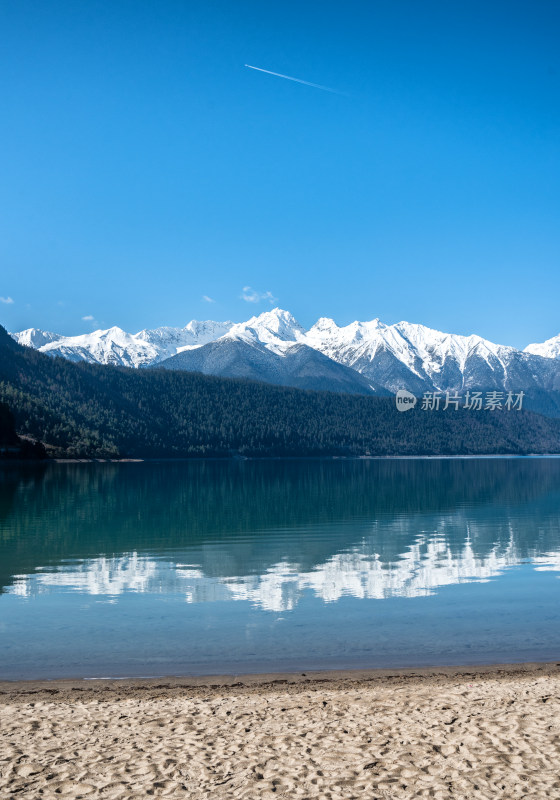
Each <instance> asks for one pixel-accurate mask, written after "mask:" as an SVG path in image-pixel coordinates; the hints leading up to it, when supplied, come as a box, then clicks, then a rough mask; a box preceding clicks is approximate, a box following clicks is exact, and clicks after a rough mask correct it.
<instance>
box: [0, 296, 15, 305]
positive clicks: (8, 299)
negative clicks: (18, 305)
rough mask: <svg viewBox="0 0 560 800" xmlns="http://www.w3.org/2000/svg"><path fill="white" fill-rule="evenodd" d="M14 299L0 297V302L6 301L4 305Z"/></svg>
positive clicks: (9, 303)
mask: <svg viewBox="0 0 560 800" xmlns="http://www.w3.org/2000/svg"><path fill="white" fill-rule="evenodd" d="M13 302H14V301H13V300H12V298H11V297H0V303H6V305H8V306H9V305H11V304H12V303H13Z"/></svg>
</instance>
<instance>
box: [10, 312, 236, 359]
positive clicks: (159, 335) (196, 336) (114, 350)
mask: <svg viewBox="0 0 560 800" xmlns="http://www.w3.org/2000/svg"><path fill="white" fill-rule="evenodd" d="M232 325H233V323H232V322H213V321H211V320H207V321H205V322H199V321H197V320H192V322H189V323H188V325H185V327H184V328H169V327H164V328H155V329H154V330H142V331H140V332H139V333H134V334H131V333H126V331H123V330H122V328H118V327H117V326H114V327H113V328H109V329H108V330H97V331H92V333H84V334H82V335H80V336H60V335H58V334H56V333H48V332H44V331H40V330H38V329H36V328H28V329H27V330H25V331H20V332H19V333H14V334H12V336H13V338H14V339H15V340H16V341H17V342H18V343H19V344H23V345H27V346H28V347H33V348H35V349H36V350H40V351H41V352H42V353H47V355H50V356H63V357H64V358H67V359H69V360H70V361H87V362H89V363H91V364H113V365H116V366H124V367H144V366H149V365H151V364H157V363H158V362H159V361H162V360H163V359H166V358H169V357H170V356H173V355H175V354H176V353H179V352H181V350H184V349H186V348H188V347H199V346H200V345H203V344H206V342H211V341H213V340H214V339H217V338H218V337H219V336H223V334H224V333H226V332H227V331H228V330H229V329H230V328H231V326H232Z"/></svg>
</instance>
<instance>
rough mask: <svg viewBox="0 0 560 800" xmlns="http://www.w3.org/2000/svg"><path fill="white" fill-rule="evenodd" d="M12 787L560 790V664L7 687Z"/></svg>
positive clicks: (530, 794) (187, 794)
mask: <svg viewBox="0 0 560 800" xmlns="http://www.w3.org/2000/svg"><path fill="white" fill-rule="evenodd" d="M0 692H1V694H0V797H1V798H2V800H4V798H9V797H16V798H21V799H22V800H23V798H34V800H37V798H43V799H44V800H47V799H51V798H52V800H57V799H58V798H80V797H87V798H90V799H91V800H93V798H107V800H109V799H110V798H145V797H169V798H217V799H218V800H219V799H220V798H238V797H239V798H242V797H243V798H251V799H252V798H271V800H272V798H279V797H284V798H288V797H289V798H333V799H334V798H368V800H374V798H383V799H384V800H385V799H387V798H399V799H400V798H403V800H404V798H407V799H408V798H413V797H433V798H465V799H466V798H469V800H470V799H471V798H531V800H534V799H535V798H560V777H559V775H560V665H556V664H552V665H540V666H539V665H524V666H521V665H520V666H517V667H515V666H508V667H501V668H486V669H479V668H470V669H468V668H462V669H449V670H438V671H435V670H418V671H416V673H415V674H409V673H405V672H398V671H394V672H369V673H341V674H335V675H330V674H325V673H315V674H307V675H299V676H293V675H285V676H281V677H274V676H256V677H246V678H243V679H240V678H237V679H233V678H224V679H217V678H214V679H205V680H204V679H200V680H193V679H183V680H180V679H161V680H159V681H153V680H152V681H125V682H123V681H96V682H89V681H75V682H71V681H59V682H52V683H42V684H41V683H16V684H10V683H3V684H0Z"/></svg>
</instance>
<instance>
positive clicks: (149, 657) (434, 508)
mask: <svg viewBox="0 0 560 800" xmlns="http://www.w3.org/2000/svg"><path fill="white" fill-rule="evenodd" d="M559 577H560V459H554V458H528V459H520V458H512V459H509V458H503V459H394V460H370V461H299V462H298V461H279V462H273V461H267V462H260V463H259V462H251V461H245V462H232V463H220V462H210V461H208V462H182V463H139V464H58V465H57V464H52V465H47V466H45V467H40V468H39V467H30V466H29V467H16V466H14V465H11V466H7V467H3V468H1V469H0V592H1V593H0V678H5V679H17V678H55V677H72V676H74V677H80V676H81V677H96V676H98V677H100V676H149V675H169V674H180V675H188V674H205V673H208V674H216V673H236V674H239V673H244V672H261V671H292V670H293V671H300V670H302V671H304V670H312V669H324V668H358V667H385V666H391V667H400V666H419V665H436V664H465V663H471V664H476V663H493V662H507V661H533V660H534V661H548V660H560V581H559V580H558V579H559Z"/></svg>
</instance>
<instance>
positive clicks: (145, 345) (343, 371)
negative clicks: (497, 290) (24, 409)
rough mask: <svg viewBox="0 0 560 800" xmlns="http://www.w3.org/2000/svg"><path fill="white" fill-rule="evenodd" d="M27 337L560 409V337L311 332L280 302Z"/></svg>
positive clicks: (401, 327)
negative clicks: (227, 316) (506, 341)
mask: <svg viewBox="0 0 560 800" xmlns="http://www.w3.org/2000/svg"><path fill="white" fill-rule="evenodd" d="M11 335H12V337H13V338H14V339H15V340H16V341H17V342H18V343H20V344H23V345H27V346H29V347H33V348H34V349H37V350H40V351H41V352H43V353H46V354H48V355H51V356H55V355H58V356H63V357H64V358H66V359H69V360H71V361H86V362H89V363H97V364H113V365H117V366H128V367H137V368H140V367H144V368H145V367H155V366H159V367H162V368H165V369H173V370H185V371H189V372H202V373H205V374H211V375H217V376H221V377H243V378H251V379H256V380H261V381H265V382H268V383H274V384H280V385H286V386H295V387H298V388H304V389H329V390H335V391H343V392H351V393H360V394H376V395H378V396H386V395H389V394H393V393H394V392H395V391H396V390H397V389H401V388H404V389H408V390H409V391H411V392H413V393H414V394H416V395H418V396H420V395H422V394H423V393H425V392H433V391H440V392H445V391H453V392H457V391H458V392H460V391H466V390H467V389H484V390H493V389H495V390H505V391H515V392H519V391H524V392H525V394H526V395H527V402H528V403H529V407H532V408H534V409H535V410H539V411H542V412H544V413H550V414H553V415H554V416H557V415H560V335H558V336H557V337H555V338H553V339H549V340H548V341H546V342H543V343H542V344H530V345H528V346H527V347H526V348H525V350H523V351H521V350H517V349H516V348H514V347H510V346H507V345H498V344H494V343H493V342H490V341H488V340H487V339H484V338H482V337H480V336H477V335H474V334H473V335H471V336H461V335H457V334H448V333H443V332H441V331H437V330H434V329H432V328H428V327H426V326H424V325H420V324H414V323H409V322H399V323H396V324H394V325H387V324H385V323H383V322H381V321H380V320H379V319H374V320H371V321H369V322H358V321H356V322H352V323H351V324H350V325H346V326H342V327H341V326H338V325H337V324H336V323H335V322H334V320H332V319H329V318H326V317H321V318H320V319H319V320H318V321H317V322H316V323H315V324H314V325H313V326H312V327H311V328H310V329H309V330H306V329H305V328H304V327H303V326H302V325H300V324H299V323H298V322H297V320H296V319H295V318H294V317H293V316H292V314H290V312H288V311H284V310H282V309H279V308H275V309H272V310H271V311H267V312H265V313H263V314H260V315H259V316H254V317H251V319H249V320H247V321H246V322H241V323H232V322H229V321H228V322H215V321H204V322H199V321H195V320H193V321H191V322H189V323H188V325H186V326H185V327H184V328H172V327H162V328H156V329H154V330H142V331H140V332H139V333H136V334H130V333H127V332H125V331H123V330H122V329H121V328H118V327H113V328H109V329H108V330H98V331H93V332H92V333H88V334H82V335H80V336H61V335H59V334H56V333H52V332H48V331H41V330H38V329H36V328H30V329H28V330H25V331H20V332H18V333H13V334H11Z"/></svg>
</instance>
